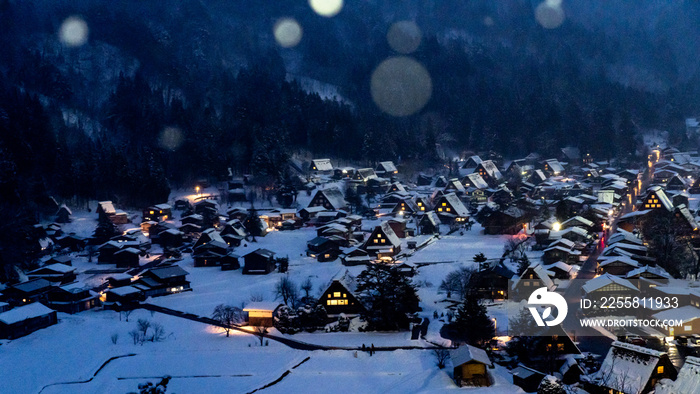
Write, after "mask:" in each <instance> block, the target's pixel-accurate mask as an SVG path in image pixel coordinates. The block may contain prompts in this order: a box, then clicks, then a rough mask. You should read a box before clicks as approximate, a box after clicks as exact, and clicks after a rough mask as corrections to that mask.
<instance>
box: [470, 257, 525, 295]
mask: <svg viewBox="0 0 700 394" xmlns="http://www.w3.org/2000/svg"><path fill="white" fill-rule="evenodd" d="M514 276H515V273H514V272H513V271H511V270H509V269H508V268H506V267H505V266H504V265H503V264H502V263H497V264H492V265H489V266H487V267H485V268H484V269H482V270H479V271H477V272H474V273H473V274H472V279H471V280H472V282H471V283H472V284H470V286H471V287H472V290H473V291H474V292H476V293H477V294H478V296H479V298H483V299H491V300H505V299H508V293H509V289H510V281H511V280H512V279H513V277H514Z"/></svg>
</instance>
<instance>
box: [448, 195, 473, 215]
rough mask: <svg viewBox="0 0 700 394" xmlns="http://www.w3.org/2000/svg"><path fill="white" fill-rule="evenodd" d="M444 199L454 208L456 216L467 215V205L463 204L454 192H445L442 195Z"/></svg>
mask: <svg viewBox="0 0 700 394" xmlns="http://www.w3.org/2000/svg"><path fill="white" fill-rule="evenodd" d="M442 198H444V199H445V200H447V203H448V204H450V205H451V206H452V209H454V210H455V212H454V213H455V214H456V215H458V216H469V211H468V210H467V207H465V206H464V204H463V203H462V200H460V199H459V197H457V195H456V194H454V193H447V194H444V195H443V196H442Z"/></svg>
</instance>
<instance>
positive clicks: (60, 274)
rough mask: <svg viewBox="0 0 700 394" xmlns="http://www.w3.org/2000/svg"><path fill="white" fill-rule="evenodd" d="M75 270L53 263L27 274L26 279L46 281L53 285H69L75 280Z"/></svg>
mask: <svg viewBox="0 0 700 394" xmlns="http://www.w3.org/2000/svg"><path fill="white" fill-rule="evenodd" d="M75 277H76V274H75V268H73V267H71V266H68V265H64V264H61V263H55V264H50V265H45V266H43V267H41V268H37V269H35V270H32V271H29V272H27V278H28V279H30V280H31V279H38V278H42V279H46V280H48V281H49V282H53V283H70V282H73V281H74V280H75Z"/></svg>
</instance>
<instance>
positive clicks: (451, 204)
mask: <svg viewBox="0 0 700 394" xmlns="http://www.w3.org/2000/svg"><path fill="white" fill-rule="evenodd" d="M434 211H435V212H436V213H437V215H438V218H440V221H441V222H442V223H445V224H450V225H460V224H464V223H466V222H467V221H469V210H467V207H465V206H464V203H462V201H461V200H460V199H459V197H457V195H456V194H454V193H448V194H443V195H442V196H440V197H438V198H437V199H436V200H435V209H434Z"/></svg>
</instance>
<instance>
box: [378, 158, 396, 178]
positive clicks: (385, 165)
mask: <svg viewBox="0 0 700 394" xmlns="http://www.w3.org/2000/svg"><path fill="white" fill-rule="evenodd" d="M374 172H375V173H376V174H377V175H379V176H382V177H391V176H393V175H396V174H398V173H399V170H398V169H396V166H395V165H394V162H393V161H382V162H380V163H379V164H378V165H377V169H376V170H375V171H374Z"/></svg>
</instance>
